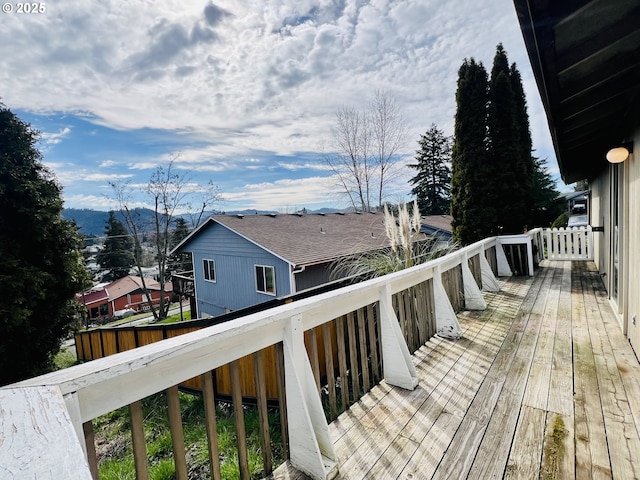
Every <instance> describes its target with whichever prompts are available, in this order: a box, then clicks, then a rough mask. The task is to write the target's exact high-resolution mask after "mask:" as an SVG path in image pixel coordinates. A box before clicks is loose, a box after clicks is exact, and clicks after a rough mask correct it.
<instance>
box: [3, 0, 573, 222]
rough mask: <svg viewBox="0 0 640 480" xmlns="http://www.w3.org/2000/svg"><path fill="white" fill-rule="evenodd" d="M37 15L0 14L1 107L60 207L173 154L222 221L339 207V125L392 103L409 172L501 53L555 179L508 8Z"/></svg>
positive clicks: (98, 194)
mask: <svg viewBox="0 0 640 480" xmlns="http://www.w3.org/2000/svg"><path fill="white" fill-rule="evenodd" d="M9 3H13V5H14V7H15V6H17V4H16V2H12V0H9ZM43 5H44V10H45V11H44V12H42V13H31V14H18V13H16V12H15V8H14V11H13V12H12V13H0V18H2V28H1V29H0V98H1V101H2V102H3V103H4V104H5V105H6V106H7V107H9V108H10V109H12V110H13V111H14V113H16V114H18V115H19V116H20V117H21V118H22V119H24V120H26V121H28V122H29V123H31V124H32V125H33V126H34V127H35V128H37V129H38V130H40V131H41V132H42V140H41V143H40V148H41V150H42V152H43V155H44V161H45V163H46V164H47V165H48V166H49V167H50V168H51V170H52V171H53V172H54V173H55V175H56V177H57V178H58V180H59V182H60V183H61V184H62V185H63V187H64V199H65V206H67V207H70V208H71V207H73V208H94V209H101V210H106V209H108V208H109V207H110V206H111V205H110V202H109V200H108V197H109V196H112V192H111V189H110V187H109V181H123V182H131V184H132V185H137V184H144V183H145V182H146V181H148V179H149V178H150V176H151V174H152V173H153V171H154V169H155V168H157V166H158V165H161V164H166V163H167V162H168V161H169V159H170V158H175V159H176V160H175V162H176V163H175V165H176V166H177V167H179V168H180V169H184V170H188V171H191V172H192V179H193V181H194V182H200V183H203V184H204V183H207V182H208V181H210V180H211V181H213V183H214V184H216V185H218V187H219V188H220V190H221V192H222V195H223V197H224V203H223V204H222V205H221V206H220V208H221V209H223V210H235V209H243V208H260V209H273V210H279V211H293V210H294V209H299V208H302V207H306V208H307V209H316V208H320V207H337V208H340V207H345V206H347V205H346V203H345V200H344V198H342V197H341V196H340V195H339V190H338V189H337V188H336V186H335V182H334V181H333V179H332V178H331V172H330V171H328V169H327V167H326V165H325V163H324V162H323V160H322V157H321V155H320V154H319V152H320V151H321V150H322V145H323V144H324V145H326V144H327V143H328V142H329V140H330V137H331V127H332V124H333V123H334V121H335V113H336V112H337V111H338V110H339V109H340V108H341V107H344V106H354V107H356V108H364V107H365V106H366V105H367V104H368V103H369V102H370V101H371V100H372V98H373V95H374V92H375V90H376V89H378V90H383V91H386V92H388V93H389V95H391V96H392V97H394V98H395V100H396V101H397V103H398V104H399V106H400V107H401V109H402V111H403V114H404V116H405V118H406V120H407V122H408V125H409V127H410V135H409V140H408V142H407V146H406V149H405V151H404V152H403V153H404V158H403V160H402V162H403V163H406V162H408V161H410V160H411V159H412V156H413V154H414V152H415V149H416V145H417V140H418V138H419V135H420V134H421V133H424V132H425V131H426V130H427V129H428V128H429V126H430V125H431V123H436V124H437V125H438V127H439V128H441V129H443V130H444V131H445V133H446V134H452V133H453V117H454V114H455V98H454V96H455V89H456V79H457V70H458V68H459V67H460V64H461V63H462V61H463V59H464V58H468V57H474V58H476V59H477V60H480V61H483V63H485V65H487V66H489V68H490V65H491V62H492V59H493V54H494V52H495V47H496V45H497V44H498V43H499V42H502V43H503V45H504V47H505V49H506V51H507V53H508V55H509V60H510V61H512V62H516V63H517V64H518V66H519V69H520V71H521V73H522V76H523V81H524V83H525V90H526V92H527V98H528V103H529V115H530V117H531V118H530V121H531V130H532V135H533V142H534V148H535V149H536V154H537V155H538V156H540V157H542V158H547V159H548V162H549V167H550V170H551V171H552V172H556V171H557V167H556V161H555V156H554V153H553V147H552V145H551V140H550V136H549V133H548V130H547V127H546V120H545V117H544V112H543V110H542V106H541V103H540V100H539V96H538V93H537V90H536V88H535V82H534V80H533V76H532V73H531V69H530V66H529V62H528V58H527V56H526V52H525V49H524V44H523V41H522V37H521V33H520V30H519V27H518V22H517V18H516V15H515V11H514V8H513V4H512V2H511V0H483V1H481V2H478V1H477V0H448V1H444V0H371V1H365V0H355V1H354V0H342V1H341V0H337V1H332V0H282V1H278V2H270V1H259V0H215V3H212V2H210V1H199V0H192V1H188V2H185V1H178V0H154V1H151V0H134V1H124V0H105V1H101V2H96V1H89V0H83V1H80V0H55V1H50V2H45V3H43ZM411 173H412V172H408V173H407V172H405V174H404V177H403V176H399V177H398V179H397V181H396V184H395V185H393V186H391V188H390V189H389V191H388V193H389V196H390V197H391V199H392V200H398V199H401V198H408V192H409V190H410V187H409V186H408V184H407V182H406V180H407V178H409V176H410V175H411ZM559 188H561V189H563V188H564V186H563V185H559Z"/></svg>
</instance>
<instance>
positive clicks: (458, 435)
mask: <svg viewBox="0 0 640 480" xmlns="http://www.w3.org/2000/svg"><path fill="white" fill-rule="evenodd" d="M501 286H502V291H501V292H500V293H498V294H488V295H487V300H488V303H489V308H488V309H487V310H485V311H484V312H467V313H464V314H461V315H460V322H461V326H462V328H463V330H464V336H463V338H461V339H460V340H458V341H451V340H443V339H440V338H434V339H432V340H431V341H429V342H428V343H427V344H426V345H425V346H423V347H422V348H421V349H420V350H418V351H417V352H416V353H415V355H414V361H415V365H416V369H417V371H418V375H419V378H420V383H419V385H418V387H417V388H416V389H415V390H414V391H406V390H402V389H400V388H396V387H390V386H388V385H387V384H385V383H382V384H381V385H379V386H377V387H375V388H374V389H373V390H372V391H371V392H370V393H369V394H367V395H366V396H365V397H363V398H362V399H361V401H360V402H358V403H357V404H356V405H354V406H353V407H352V408H351V409H350V410H349V411H347V412H345V413H344V414H342V415H341V416H340V417H339V418H338V420H336V421H335V422H333V423H332V424H331V425H330V427H329V428H330V433H331V437H332V439H333V441H334V444H335V448H336V451H337V454H338V457H339V474H338V476H337V477H336V478H338V479H350V480H351V479H377V478H380V479H393V478H402V479H432V478H433V479H441V478H442V479H445V478H446V479H461V478H472V479H483V480H484V479H490V478H520V479H537V478H540V479H545V480H546V479H578V480H583V479H590V478H594V479H595V478H602V479H605V478H619V479H634V478H636V479H638V478H640V438H639V431H640V365H639V364H638V361H637V359H636V357H635V356H634V353H633V351H632V350H631V347H630V346H629V343H628V342H627V340H626V339H625V338H624V336H623V335H622V333H621V331H620V328H619V326H618V324H617V322H616V320H615V318H614V316H613V313H612V311H611V308H610V306H609V304H608V301H607V299H606V292H605V291H604V288H603V285H602V281H601V279H600V276H599V275H598V273H597V271H596V270H595V266H594V265H593V264H592V263H587V262H569V261H566V262H543V265H542V267H541V268H540V269H539V271H538V273H537V274H536V276H535V277H534V278H513V279H510V280H509V281H507V282H502V283H501ZM273 478H276V479H304V478H307V477H306V476H304V475H302V474H300V473H299V472H296V471H295V470H294V469H292V468H291V467H289V466H288V465H283V466H282V467H281V468H279V469H278V470H277V471H276V473H275V474H274V476H273Z"/></svg>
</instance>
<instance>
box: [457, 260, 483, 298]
mask: <svg viewBox="0 0 640 480" xmlns="http://www.w3.org/2000/svg"><path fill="white" fill-rule="evenodd" d="M480 256H481V257H482V256H484V255H483V254H482V253H480ZM460 265H461V266H462V283H463V289H464V308H466V309H467V310H485V309H486V308H487V302H485V301H484V297H483V296H482V292H481V291H480V288H479V287H478V284H477V283H476V279H475V278H473V273H471V269H470V268H469V256H468V255H467V254H466V253H465V254H464V255H463V256H462V262H461V263H460Z"/></svg>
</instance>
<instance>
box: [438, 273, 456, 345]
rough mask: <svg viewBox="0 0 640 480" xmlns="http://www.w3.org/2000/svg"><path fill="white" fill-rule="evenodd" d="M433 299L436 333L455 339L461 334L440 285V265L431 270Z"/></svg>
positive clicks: (449, 303) (454, 315)
mask: <svg viewBox="0 0 640 480" xmlns="http://www.w3.org/2000/svg"><path fill="white" fill-rule="evenodd" d="M433 300H434V302H435V311H436V334H437V335H438V336H440V337H443V338H450V339H454V340H457V339H459V338H460V337H461V336H462V330H461V329H460V324H459V323H458V317H457V316H456V312H455V310H454V309H453V307H452V306H451V302H450V301H449V297H448V296H447V292H446V291H445V289H444V286H443V285H442V270H441V269H440V266H438V267H436V269H435V271H434V272H433Z"/></svg>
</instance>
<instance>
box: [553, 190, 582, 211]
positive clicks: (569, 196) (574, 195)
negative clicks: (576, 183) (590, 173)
mask: <svg viewBox="0 0 640 480" xmlns="http://www.w3.org/2000/svg"><path fill="white" fill-rule="evenodd" d="M560 196H561V197H562V198H564V200H565V201H566V202H567V211H568V212H569V213H571V214H575V215H584V214H586V213H587V200H588V198H589V190H582V191H578V192H566V193H561V194H560Z"/></svg>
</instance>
